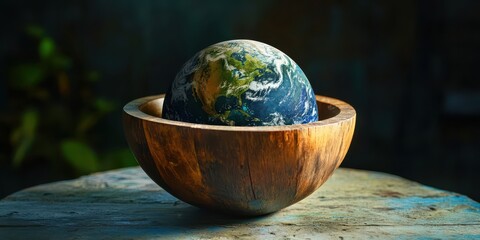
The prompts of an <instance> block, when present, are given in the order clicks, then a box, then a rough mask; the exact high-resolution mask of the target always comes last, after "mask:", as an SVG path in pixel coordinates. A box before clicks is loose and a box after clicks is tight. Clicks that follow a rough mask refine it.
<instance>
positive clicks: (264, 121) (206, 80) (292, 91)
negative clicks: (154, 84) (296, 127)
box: [162, 40, 318, 126]
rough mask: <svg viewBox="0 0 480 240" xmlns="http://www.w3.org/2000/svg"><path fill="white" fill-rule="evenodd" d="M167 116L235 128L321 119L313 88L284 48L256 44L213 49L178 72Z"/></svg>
mask: <svg viewBox="0 0 480 240" xmlns="http://www.w3.org/2000/svg"><path fill="white" fill-rule="evenodd" d="M162 117H163V118H166V119H170V120H176V121H184V122H191V123H202V124H213V125H230V126H274V125H291V124H304V123H309V122H314V121H317V120H318V113H317V104H316V101H315V94H314V93H313V90H312V87H311V85H310V83H309V81H308V79H307V77H306V76H305V74H304V73H303V71H302V70H301V69H300V67H298V65H297V64H296V63H295V62H294V61H293V60H292V59H290V57H288V56H287V55H286V54H284V53H283V52H281V51H280V50H278V49H276V48H274V47H272V46H269V45H267V44H264V43H261V42H257V41H253V40H231V41H226V42H220V43H217V44H214V45H211V46H209V47H207V48H205V49H203V50H201V51H200V52H198V53H197V54H195V56H193V57H192V58H191V59H190V60H189V61H187V62H186V63H185V65H184V66H183V67H182V69H181V70H180V71H179V72H178V74H177V76H176V77H175V80H174V81H173V83H172V85H171V87H170V89H169V90H168V91H167V94H166V96H165V101H164V105H163V113H162Z"/></svg>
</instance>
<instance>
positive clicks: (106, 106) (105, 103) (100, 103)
mask: <svg viewBox="0 0 480 240" xmlns="http://www.w3.org/2000/svg"><path fill="white" fill-rule="evenodd" d="M94 104H95V108H97V110H98V111H99V112H100V113H108V112H111V111H113V110H115V108H117V106H116V104H115V103H114V102H113V101H110V100H107V99H104V98H98V99H97V100H95V103H94Z"/></svg>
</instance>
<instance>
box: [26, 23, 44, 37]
mask: <svg viewBox="0 0 480 240" xmlns="http://www.w3.org/2000/svg"><path fill="white" fill-rule="evenodd" d="M25 31H26V32H27V34H28V35H30V36H32V37H36V38H41V37H43V35H44V34H45V32H44V31H43V29H42V28H41V27H40V26H37V25H29V26H27V27H26V29H25Z"/></svg>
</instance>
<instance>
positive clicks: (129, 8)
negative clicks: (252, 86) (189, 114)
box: [0, 0, 480, 200]
mask: <svg viewBox="0 0 480 240" xmlns="http://www.w3.org/2000/svg"><path fill="white" fill-rule="evenodd" d="M0 19H1V21H0V31H1V33H0V34H1V35H0V36H1V37H0V73H1V75H0V77H1V80H0V109H1V118H0V124H1V125H0V131H1V132H0V137H1V139H0V141H1V142H0V143H1V145H0V147H1V149H0V150H1V152H0V154H1V155H0V175H1V176H0V180H1V184H0V197H2V196H5V195H7V194H9V193H11V192H13V191H17V190H19V189H20V188H24V187H27V186H31V185H35V184H39V183H43V182H48V181H54V180H59V179H65V178H73V177H76V176H79V175H82V174H86V173H89V172H94V171H101V170H106V169H111V168H116V167H124V166H131V165H134V164H135V163H134V161H133V160H132V158H131V155H130V153H129V152H128V150H127V145H126V143H125V141H124V137H123V130H122V126H121V121H120V119H121V107H122V106H123V105H124V104H125V103H126V102H128V101H130V100H132V99H135V98H138V97H142V96H147V95H153V94H159V93H164V92H165V91H166V88H167V87H168V85H169V83H170V82H171V81H172V80H173V78H174V76H175V74H176V71H178V70H179V69H180V67H181V65H182V64H183V63H184V62H185V61H186V60H187V59H188V58H190V57H191V56H192V55H193V54H194V53H195V52H197V51H199V50H201V49H202V48H204V47H206V46H208V45H210V44H213V43H216V42H219V41H224V40H229V39H237V38H246V39H254V40H258V41H262V42H265V43H267V44H270V45H272V46H274V47H276V48H278V49H280V50H282V51H283V52H285V53H286V54H288V55H289V56H290V57H291V58H292V59H294V60H295V61H296V62H297V63H298V64H299V66H300V67H302V69H303V70H304V72H305V73H306V75H307V76H308V78H309V79H310V82H311V84H312V86H313V88H314V91H315V93H316V94H321V95H327V96H332V97H336V98H339V99H342V100H345V101H347V102H349V103H351V104H352V105H353V106H354V107H355V108H356V110H357V114H358V119H357V127H356V132H355V136H354V140H353V143H352V146H351V148H350V150H349V153H348V155H347V157H346V159H345V161H344V163H343V164H342V166H343V167H353V168H360V169H368V170H375V171H383V172H388V173H393V174H397V175H400V176H403V177H406V178H409V179H412V180H415V181H418V182H421V183H423V184H427V185H431V186H434V187H438V188H442V189H447V190H452V191H456V192H460V193H462V194H466V195H468V196H470V197H472V198H474V199H476V200H480V191H479V190H478V189H479V187H478V185H479V183H480V177H479V176H480V174H479V171H480V150H479V149H480V139H479V137H478V136H479V134H480V126H479V124H480V78H479V76H478V73H479V66H478V63H479V62H480V58H479V56H478V53H480V1H467V0H456V1H453V0H452V1H433V0H424V1H414V0H405V1H382V0H361V1H360V0H359V1H317V0H310V1H287V0H285V1H255V0H247V1H241V2H240V1H238V2H237V1H221V0H204V1H197V0H150V1H147V0H142V1H133V0H131V1H127V0H116V1H106V0H96V1H93V0H92V1H79V0H76V1H75V0H72V1H53V0H48V1H45V0H44V1H36V0H30V1H20V0H3V1H1V2H0ZM92 119H93V120H92ZM78 156H81V157H80V159H79V157H78Z"/></svg>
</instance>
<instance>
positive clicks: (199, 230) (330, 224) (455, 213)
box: [0, 167, 480, 240]
mask: <svg viewBox="0 0 480 240" xmlns="http://www.w3.org/2000/svg"><path fill="white" fill-rule="evenodd" d="M352 238H353V239H392V238H394V239H417V238H422V239H479V238H480V204H479V203H477V202H475V201H473V200H471V199H469V198H468V197H466V196H462V195H459V194H456V193H451V192H446V191H442V190H438V189H434V188H431V187H428V186H423V185H421V184H418V183H415V182H412V181H408V180H405V179H402V178H400V177H396V176H393V175H389V174H384V173H378V172H369V171H361V170H353V169H343V168H339V169H337V170H336V171H335V173H334V175H333V176H332V178H331V179H330V180H329V181H327V182H326V183H325V185H324V186H322V187H321V188H320V189H319V190H318V191H316V192H315V193H313V194H312V195H310V196H309V197H307V198H305V199H304V200H302V201H300V202H298V203H297V204H294V205H292V206H290V207H287V208H285V209H283V210H281V211H279V212H276V213H274V214H270V215H266V216H262V217H255V218H235V217H231V216H229V215H221V214H214V213H212V212H207V211H204V210H201V209H199V208H196V207H193V206H191V205H189V204H186V203H184V202H181V201H179V200H178V199H176V198H174V197H173V196H172V195H170V194H168V193H167V192H166V191H165V190H163V189H161V188H159V187H158V185H157V184H155V183H154V182H153V181H151V179H150V178H149V177H147V175H145V173H144V172H143V171H142V170H141V169H140V168H138V167H137V168H127V169H120V170H115V171H110V172H105V173H98V174H94V175H90V176H85V177H82V178H79V179H75V180H71V181H63V182H57V183H52V184H46V185H40V186H36V187H33V188H29V189H26V190H23V191H20V192H17V193H15V194H13V195H11V196H9V197H7V198H5V199H3V200H1V201H0V239H2V240H3V239H22V240H23V239H352Z"/></svg>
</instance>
